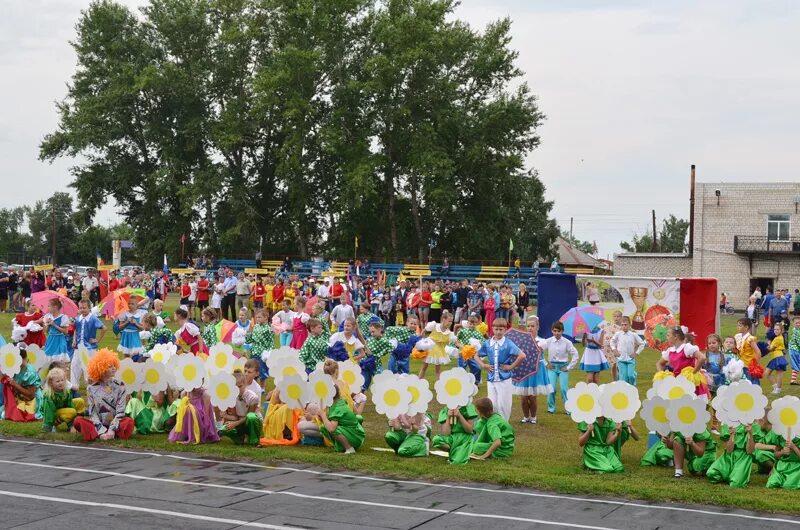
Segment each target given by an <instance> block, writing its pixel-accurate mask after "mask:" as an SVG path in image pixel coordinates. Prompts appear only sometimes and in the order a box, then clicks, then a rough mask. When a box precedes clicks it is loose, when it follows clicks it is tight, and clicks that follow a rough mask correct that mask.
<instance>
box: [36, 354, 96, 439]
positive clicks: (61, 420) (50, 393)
mask: <svg viewBox="0 0 800 530" xmlns="http://www.w3.org/2000/svg"><path fill="white" fill-rule="evenodd" d="M43 394H44V395H43V399H42V430H43V431H44V432H56V427H58V426H59V425H61V424H64V425H66V426H67V429H71V428H72V422H73V421H74V420H75V418H76V417H77V416H78V414H80V413H82V412H83V411H84V409H85V408H86V405H85V403H84V401H83V399H81V398H75V399H73V398H72V392H70V389H69V385H68V383H67V375H66V373H65V372H64V370H62V369H61V368H52V369H51V370H50V371H49V372H48V374H47V379H46V380H45V384H44V393H43Z"/></svg>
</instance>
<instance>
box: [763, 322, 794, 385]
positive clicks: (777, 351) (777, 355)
mask: <svg viewBox="0 0 800 530" xmlns="http://www.w3.org/2000/svg"><path fill="white" fill-rule="evenodd" d="M773 329H774V330H775V338H774V339H772V341H771V342H770V343H769V355H768V356H767V361H768V363H767V369H766V370H765V371H764V376H765V377H766V378H767V379H769V381H770V383H772V393H773V394H774V395H777V394H780V393H781V387H782V386H783V372H785V371H786V367H787V366H788V363H787V362H786V343H785V342H784V340H783V323H782V322H776V323H775V326H773Z"/></svg>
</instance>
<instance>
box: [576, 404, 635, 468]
mask: <svg viewBox="0 0 800 530" xmlns="http://www.w3.org/2000/svg"><path fill="white" fill-rule="evenodd" d="M578 430H580V431H581V435H580V436H579V437H578V445H579V446H581V447H583V467H584V468H586V469H589V470H591V471H597V472H599V473H622V472H623V471H624V470H625V469H624V468H623V467H622V462H621V461H620V459H619V456H618V455H617V452H616V451H615V445H616V442H617V438H618V437H619V436H620V435H621V433H622V426H621V425H620V424H617V423H614V420H612V419H610V418H606V417H604V416H600V417H598V418H597V419H596V420H595V421H594V423H592V424H587V423H586V422H580V423H579V424H578Z"/></svg>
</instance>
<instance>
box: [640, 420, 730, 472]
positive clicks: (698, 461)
mask: <svg viewBox="0 0 800 530" xmlns="http://www.w3.org/2000/svg"><path fill="white" fill-rule="evenodd" d="M716 456H717V442H715V441H714V439H713V438H712V437H711V433H710V432H709V431H708V429H706V430H705V431H703V432H702V433H698V434H695V435H694V436H692V437H691V438H689V439H688V440H687V439H686V437H685V436H684V435H682V434H681V433H678V432H671V433H669V436H662V437H661V440H659V441H658V442H657V443H655V444H653V446H652V447H651V448H650V449H648V450H647V452H646V453H645V454H644V456H643V457H642V460H641V461H640V464H641V465H642V466H670V465H674V466H675V475H674V476H675V478H681V477H682V476H683V470H684V464H686V469H688V470H689V472H690V473H692V474H693V475H705V473H706V472H707V471H708V468H709V466H711V463H712V462H714V458H716Z"/></svg>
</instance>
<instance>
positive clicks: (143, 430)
mask: <svg viewBox="0 0 800 530" xmlns="http://www.w3.org/2000/svg"><path fill="white" fill-rule="evenodd" d="M177 412H178V401H177V400H176V401H174V402H173V403H171V404H170V405H167V404H166V403H164V404H162V405H159V404H158V402H156V400H155V399H153V396H152V395H151V394H150V392H143V393H142V399H139V398H136V397H131V399H130V400H129V401H128V404H127V405H125V415H126V416H128V417H130V418H133V423H134V424H135V425H136V434H151V433H156V432H167V431H168V430H169V429H170V428H169V427H167V425H166V424H167V420H169V419H170V418H171V417H172V416H175V414H177Z"/></svg>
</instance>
